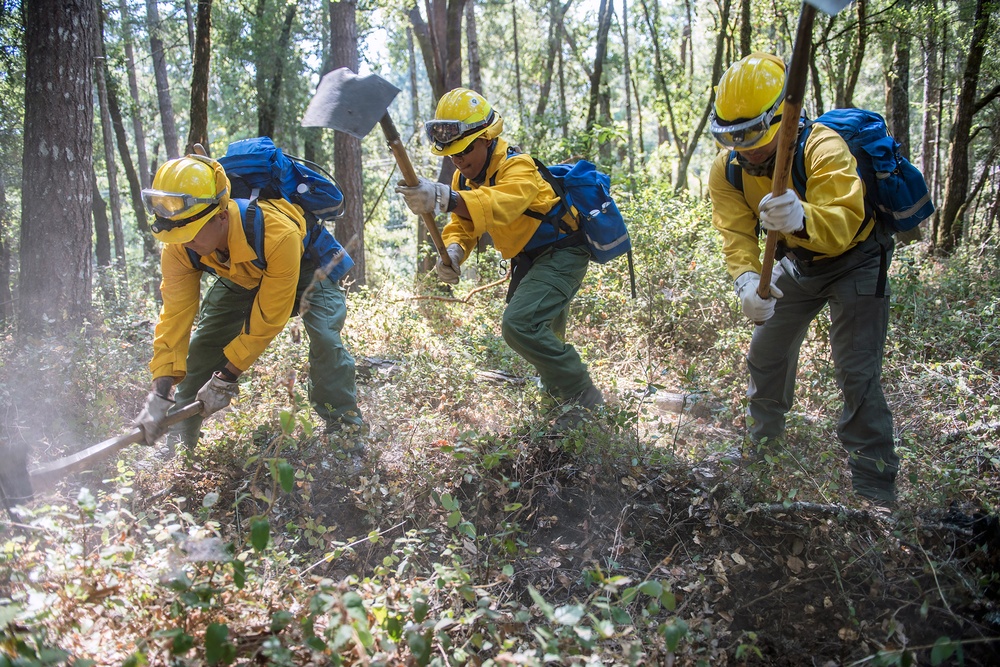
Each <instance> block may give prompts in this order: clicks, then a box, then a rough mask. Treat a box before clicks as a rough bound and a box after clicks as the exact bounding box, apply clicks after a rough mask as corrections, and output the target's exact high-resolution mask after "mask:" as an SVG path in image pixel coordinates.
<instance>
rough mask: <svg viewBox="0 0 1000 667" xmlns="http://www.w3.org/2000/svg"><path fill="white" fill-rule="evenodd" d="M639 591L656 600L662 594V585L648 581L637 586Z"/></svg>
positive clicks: (651, 580) (654, 581) (652, 580)
mask: <svg viewBox="0 0 1000 667" xmlns="http://www.w3.org/2000/svg"><path fill="white" fill-rule="evenodd" d="M639 591H640V592H642V593H645V594H646V595H648V596H649V597H651V598H658V597H660V595H662V594H663V584H661V583H660V582H658V581H656V580H654V579H650V580H648V581H644V582H642V583H641V584H639Z"/></svg>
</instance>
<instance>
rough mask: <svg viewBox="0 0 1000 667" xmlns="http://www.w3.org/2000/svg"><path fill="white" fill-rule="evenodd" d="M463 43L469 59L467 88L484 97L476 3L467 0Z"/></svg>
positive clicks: (472, 0)
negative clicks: (464, 42)
mask: <svg viewBox="0 0 1000 667" xmlns="http://www.w3.org/2000/svg"><path fill="white" fill-rule="evenodd" d="M465 41H466V43H467V46H466V53H468V57H469V88H471V89H472V90H474V91H476V92H477V93H479V94H480V95H482V96H483V97H486V91H485V90H484V89H483V63H482V60H480V58H479V35H478V34H477V33H476V3H475V2H474V0H468V2H467V4H466V5H465Z"/></svg>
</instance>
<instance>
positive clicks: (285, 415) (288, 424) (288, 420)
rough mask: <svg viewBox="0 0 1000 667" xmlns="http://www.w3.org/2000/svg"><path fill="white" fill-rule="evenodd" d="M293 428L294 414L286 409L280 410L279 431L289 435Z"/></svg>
mask: <svg viewBox="0 0 1000 667" xmlns="http://www.w3.org/2000/svg"><path fill="white" fill-rule="evenodd" d="M294 430H295V415H293V414H292V413H291V412H289V411H288V410H282V411H281V432H282V433H284V434H285V435H291V433H292V431H294Z"/></svg>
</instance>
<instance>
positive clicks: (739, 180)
mask: <svg viewBox="0 0 1000 667" xmlns="http://www.w3.org/2000/svg"><path fill="white" fill-rule="evenodd" d="M726 180H727V181H729V184H730V185H731V186H733V187H734V188H736V189H737V190H739V191H740V192H743V167H741V166H740V163H739V162H737V161H736V151H734V150H733V151H729V159H728V160H726Z"/></svg>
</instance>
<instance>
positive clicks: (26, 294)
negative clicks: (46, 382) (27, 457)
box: [17, 0, 97, 335]
mask: <svg viewBox="0 0 1000 667" xmlns="http://www.w3.org/2000/svg"><path fill="white" fill-rule="evenodd" d="M24 19H25V90H24V158H23V161H22V172H21V173H22V183H21V201H22V204H21V239H20V244H21V247H20V280H19V282H18V286H19V294H18V302H17V303H18V308H17V313H18V325H19V326H18V329H19V334H22V335H27V334H36V333H42V332H44V331H45V330H46V329H48V328H49V326H48V325H54V327H55V328H56V329H58V330H64V329H76V328H78V327H79V326H80V325H81V324H82V323H83V321H84V319H85V318H86V317H87V316H88V315H89V314H90V310H91V305H90V304H91V275H92V273H91V257H90V252H91V204H92V192H93V190H92V188H93V183H92V182H91V179H92V174H91V170H92V168H93V162H92V155H93V133H92V132H91V131H90V128H92V127H93V122H94V99H93V92H92V91H93V83H94V82H93V78H92V77H93V63H94V31H95V29H96V23H97V15H96V11H95V7H94V2H93V0H33V1H32V2H29V3H26V4H25V8H24ZM53 72H58V73H59V76H53Z"/></svg>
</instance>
